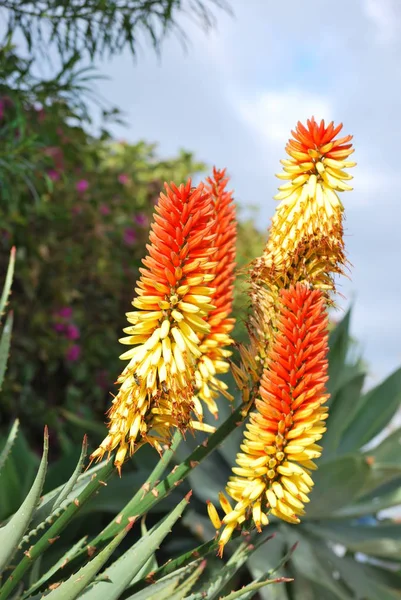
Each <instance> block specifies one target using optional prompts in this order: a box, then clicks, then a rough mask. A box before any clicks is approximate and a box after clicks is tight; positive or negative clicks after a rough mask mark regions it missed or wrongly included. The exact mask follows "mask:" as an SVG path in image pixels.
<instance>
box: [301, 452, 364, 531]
mask: <svg viewBox="0 0 401 600" xmlns="http://www.w3.org/2000/svg"><path fill="white" fill-rule="evenodd" d="M369 473H370V467H369V465H368V463H367V461H366V459H365V457H364V456H363V455H361V454H351V455H348V456H341V457H339V458H336V459H334V460H331V461H328V462H325V463H323V464H322V465H320V467H319V469H318V470H317V471H316V472H314V473H313V479H314V482H315V485H314V487H313V490H312V493H311V496H310V504H307V506H306V514H307V518H308V519H314V520H315V519H317V518H321V517H322V516H325V515H331V514H332V513H333V512H334V511H337V510H339V509H341V508H342V507H344V506H347V505H348V504H350V503H351V502H352V501H353V500H354V499H355V498H356V497H357V496H358V494H359V492H360V490H361V489H362V487H363V486H364V484H365V482H366V480H367V478H368V477H369Z"/></svg>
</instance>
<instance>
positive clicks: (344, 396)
mask: <svg viewBox="0 0 401 600" xmlns="http://www.w3.org/2000/svg"><path fill="white" fill-rule="evenodd" d="M351 370H352V372H353V375H352V376H351V375H350V377H349V378H348V379H347V381H345V382H344V383H343V384H342V385H341V386H340V387H339V388H338V389H337V391H336V392H335V394H334V396H333V398H332V401H331V404H330V411H329V418H328V420H327V431H326V433H325V434H324V437H323V457H322V461H323V460H327V457H329V458H330V456H332V455H334V454H336V452H338V453H342V451H343V447H342V445H341V436H342V434H343V432H344V431H345V429H346V428H347V426H348V424H349V423H350V422H351V420H352V418H353V414H354V411H355V410H356V406H357V404H358V399H359V397H360V395H361V390H362V386H363V383H364V381H365V374H364V373H361V372H360V369H359V368H358V367H353V368H351Z"/></svg>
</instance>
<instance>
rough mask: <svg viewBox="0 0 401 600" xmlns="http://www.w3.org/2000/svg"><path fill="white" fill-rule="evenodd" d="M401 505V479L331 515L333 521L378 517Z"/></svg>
mask: <svg viewBox="0 0 401 600" xmlns="http://www.w3.org/2000/svg"><path fill="white" fill-rule="evenodd" d="M400 505H401V478H398V479H394V480H393V481H390V482H388V483H386V484H384V485H382V486H380V487H379V488H377V489H374V490H373V491H371V492H370V493H369V494H366V495H364V496H362V497H360V498H358V499H357V500H356V501H355V502H353V503H352V504H350V505H349V506H345V507H344V508H341V509H340V510H338V511H337V512H336V513H335V514H332V515H331V518H332V519H348V518H359V517H363V516H366V515H377V513H379V512H380V511H381V510H385V509H387V508H392V507H394V506H400Z"/></svg>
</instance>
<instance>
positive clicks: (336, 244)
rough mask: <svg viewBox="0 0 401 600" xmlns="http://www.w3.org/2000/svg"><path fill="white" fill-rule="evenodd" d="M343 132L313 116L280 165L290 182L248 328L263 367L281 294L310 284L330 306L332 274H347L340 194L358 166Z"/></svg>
mask: <svg viewBox="0 0 401 600" xmlns="http://www.w3.org/2000/svg"><path fill="white" fill-rule="evenodd" d="M341 128H342V124H340V125H338V126H337V127H335V126H334V123H330V124H329V125H328V126H327V127H326V125H325V123H324V121H321V122H320V124H318V123H317V122H316V121H315V120H314V118H313V117H312V119H310V120H308V121H307V126H306V127H305V126H304V125H302V123H298V125H297V127H296V130H295V131H293V132H292V135H293V139H290V140H289V142H288V144H287V146H286V151H287V153H288V155H289V156H290V158H289V159H286V160H282V161H281V162H282V164H283V165H284V171H283V172H282V173H279V174H278V175H277V177H279V178H280V179H284V180H288V183H286V184H284V185H282V186H281V187H280V188H279V190H280V192H279V193H278V194H277V195H276V196H275V198H276V199H277V200H280V203H279V205H278V206H277V208H276V213H275V215H274V217H273V219H272V224H271V227H270V230H269V237H268V240H267V243H266V247H265V249H264V251H263V255H262V256H261V257H259V258H257V259H256V260H255V261H254V262H253V265H252V269H251V271H250V295H251V304H252V308H253V315H252V316H251V318H250V326H251V330H252V332H253V334H254V335H255V337H256V339H257V340H258V357H257V358H258V360H259V363H260V364H261V367H263V364H264V362H265V358H266V354H267V351H268V346H269V344H270V342H271V340H272V337H273V331H274V320H275V315H276V306H275V305H276V302H277V299H278V293H279V290H280V289H281V288H286V287H287V288H288V287H289V286H290V285H292V284H295V283H296V282H298V281H300V282H307V283H308V285H312V286H313V287H314V288H319V289H321V290H323V291H324V293H325V295H326V299H327V301H328V302H329V303H332V298H331V296H330V293H331V292H334V291H335V285H334V275H336V274H343V273H344V270H345V266H346V264H347V260H346V256H345V249H344V239H343V234H344V230H343V212H344V207H343V205H342V203H341V200H340V198H339V196H338V193H339V192H342V191H347V190H351V189H352V188H351V187H350V186H349V185H348V184H346V183H344V181H348V180H350V179H352V176H351V175H349V174H348V173H346V172H345V171H344V170H343V169H346V168H349V167H353V166H355V164H356V163H354V162H351V161H349V160H348V158H349V156H350V154H351V153H352V152H353V149H352V145H351V143H350V141H351V139H352V136H351V135H347V136H345V137H342V138H336V136H337V135H338V133H339V132H340V130H341Z"/></svg>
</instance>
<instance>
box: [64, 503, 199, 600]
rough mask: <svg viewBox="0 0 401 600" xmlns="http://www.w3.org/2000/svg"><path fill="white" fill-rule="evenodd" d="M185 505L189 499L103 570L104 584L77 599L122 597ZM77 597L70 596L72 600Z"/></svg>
mask: <svg viewBox="0 0 401 600" xmlns="http://www.w3.org/2000/svg"><path fill="white" fill-rule="evenodd" d="M188 502H189V496H187V497H186V498H184V500H182V501H181V502H180V503H179V504H178V506H176V508H175V509H174V510H173V511H172V512H171V514H169V515H168V516H167V517H166V518H165V519H164V520H163V521H162V522H161V523H160V525H158V526H157V527H156V528H153V530H152V532H150V533H148V534H147V535H145V536H144V537H142V538H141V539H140V540H139V541H138V542H137V543H136V544H134V545H133V546H132V547H131V548H130V549H129V550H127V552H125V553H124V554H123V556H121V557H120V558H119V559H118V560H116V561H115V562H114V563H113V564H112V565H111V566H110V567H108V568H107V569H106V570H105V571H104V573H103V574H102V578H104V579H106V581H100V582H97V583H95V584H94V586H93V587H91V588H90V589H88V590H87V591H85V592H84V593H83V594H82V595H81V596H80V597H82V598H85V600H97V599H98V598H105V597H107V598H108V600H117V599H118V598H119V597H120V596H121V593H122V592H123V591H124V590H125V589H126V588H127V587H128V586H129V584H130V582H131V581H132V579H133V578H134V577H135V575H136V574H137V573H138V572H139V571H140V569H141V568H142V567H143V566H144V565H145V564H146V563H147V561H148V560H149V559H150V558H151V557H152V556H153V555H154V553H155V551H156V549H157V548H158V547H159V546H160V544H161V543H162V541H163V540H164V538H165V537H166V535H167V534H168V533H169V532H170V530H171V528H172V526H173V525H174V523H175V522H176V521H177V520H178V519H179V518H180V517H181V515H182V513H183V512H184V509H185V508H186V506H187V505H188ZM94 560H95V559H94ZM92 562H93V561H92ZM84 568H85V567H84ZM76 597H77V596H73V597H71V600H72V598H76ZM68 598H70V597H68Z"/></svg>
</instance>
